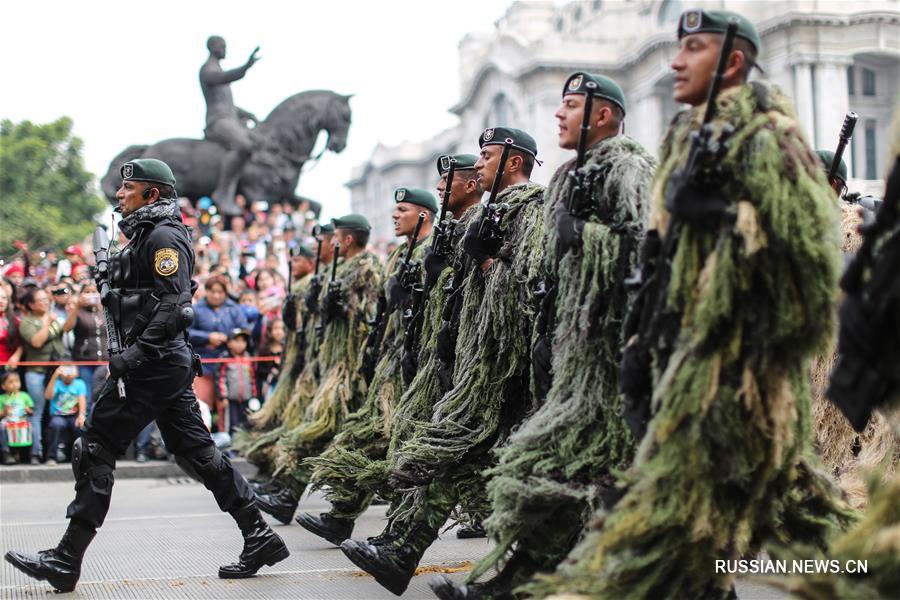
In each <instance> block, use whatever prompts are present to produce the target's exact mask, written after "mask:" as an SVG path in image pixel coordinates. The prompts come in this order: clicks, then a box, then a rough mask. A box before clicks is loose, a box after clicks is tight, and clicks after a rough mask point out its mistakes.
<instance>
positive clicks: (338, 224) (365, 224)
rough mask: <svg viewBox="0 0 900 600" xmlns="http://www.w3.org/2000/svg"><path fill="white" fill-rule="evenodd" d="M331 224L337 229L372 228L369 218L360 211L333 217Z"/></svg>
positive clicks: (367, 229) (368, 229) (369, 229)
mask: <svg viewBox="0 0 900 600" xmlns="http://www.w3.org/2000/svg"><path fill="white" fill-rule="evenodd" d="M331 224H332V225H334V228H335V229H364V230H365V231H371V230H372V226H371V225H369V220H368V219H367V218H365V217H364V216H362V215H361V214H359V213H350V214H349V215H344V216H343V217H340V218H337V219H332V220H331Z"/></svg>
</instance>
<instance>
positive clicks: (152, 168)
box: [119, 158, 175, 187]
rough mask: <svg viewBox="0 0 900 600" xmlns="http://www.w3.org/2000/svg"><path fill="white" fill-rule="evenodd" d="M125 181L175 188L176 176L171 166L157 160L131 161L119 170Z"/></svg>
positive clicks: (138, 159) (141, 159)
mask: <svg viewBox="0 0 900 600" xmlns="http://www.w3.org/2000/svg"><path fill="white" fill-rule="evenodd" d="M119 173H120V174H121V175H122V180H123V181H150V182H153V183H161V184H163V185H171V186H172V187H175V174H174V173H172V169H170V168H169V165H167V164H166V163H164V162H163V161H161V160H157V159H155V158H136V159H134V160H129V161H128V162H127V163H125V164H124V165H122V168H121V169H119Z"/></svg>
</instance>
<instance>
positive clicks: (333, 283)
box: [316, 242, 341, 344]
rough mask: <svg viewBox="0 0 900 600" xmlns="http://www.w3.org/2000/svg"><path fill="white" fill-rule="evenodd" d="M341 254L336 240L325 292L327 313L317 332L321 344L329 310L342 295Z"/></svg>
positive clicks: (323, 316)
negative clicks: (340, 279) (338, 273)
mask: <svg viewBox="0 0 900 600" xmlns="http://www.w3.org/2000/svg"><path fill="white" fill-rule="evenodd" d="M340 254H341V244H340V243H339V242H335V244H334V256H333V257H332V260H331V279H330V280H329V281H328V290H327V291H326V292H325V307H324V308H325V313H324V314H323V315H322V321H321V323H319V325H318V326H317V327H316V333H317V334H318V336H319V344H321V343H322V342H323V341H324V340H325V328H326V327H327V326H328V321H329V317H330V315H329V314H328V313H329V310H330V309H332V308H333V306H332V303H333V302H336V301H337V300H336V299H335V298H337V299H340V295H341V283H340V282H339V281H337V266H338V258H340Z"/></svg>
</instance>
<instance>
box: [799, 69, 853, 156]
mask: <svg viewBox="0 0 900 600" xmlns="http://www.w3.org/2000/svg"><path fill="white" fill-rule="evenodd" d="M793 71H794V103H795V108H796V110H797V117H798V118H799V119H800V125H801V126H802V127H803V133H804V134H805V135H806V141H807V142H808V143H809V144H810V145H811V146H812V147H814V148H815V147H816V143H817V142H816V128H815V115H814V111H815V106H814V102H813V78H812V69H810V65H809V63H805V62H804V63H796V64H794V65H793ZM844 85H845V88H846V81H845V82H844ZM845 93H846V89H845Z"/></svg>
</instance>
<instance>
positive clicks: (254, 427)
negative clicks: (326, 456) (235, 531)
mask: <svg viewBox="0 0 900 600" xmlns="http://www.w3.org/2000/svg"><path fill="white" fill-rule="evenodd" d="M311 280H312V275H307V276H306V277H303V278H302V279H300V280H299V281H295V282H294V283H293V285H292V286H291V293H292V294H294V295H295V297H297V298H298V299H299V300H298V301H297V302H295V304H294V307H295V310H296V319H297V321H296V322H297V323H300V322H302V319H303V315H304V313H305V312H306V306H305V305H304V304H303V301H302V299H303V296H304V295H305V293H306V290H307V288H308V287H309V282H310V281H311ZM307 337H308V336H307ZM300 346H301V344H299V343H298V332H297V331H294V330H289V331H288V332H287V337H286V339H285V342H284V348H285V350H284V354H283V355H282V358H281V364H282V373H281V375H280V376H279V378H278V382H277V383H276V384H275V389H273V390H272V394H271V395H270V396H269V399H268V400H266V402H265V404H263V406H262V408H260V409H259V410H258V411H257V412H255V413H253V414H251V415H250V416H249V417H248V419H247V421H248V424H249V427H248V428H246V429H243V428H242V429H238V430H237V431H236V432H235V435H234V437H233V438H232V448H233V449H235V450H237V451H238V453H240V454H242V455H244V456H247V457H248V458H250V457H251V456H252V458H250V462H252V463H253V464H256V465H257V467H259V468H260V469H261V471H262V472H263V473H264V474H270V473H269V472H268V471H267V470H265V468H266V467H267V466H269V464H268V461H265V459H262V457H260V456H259V453H258V449H259V448H260V444H259V442H260V440H261V439H262V438H263V437H264V436H265V434H266V433H268V432H270V431H272V430H273V429H276V428H278V427H280V426H281V425H282V423H283V419H284V417H285V410H286V408H287V406H288V404H289V403H290V402H291V392H292V391H293V389H294V385H295V384H296V382H297V378H298V376H299V373H294V372H293V370H292V369H291V365H293V364H294V362H295V361H296V359H297V352H298V350H299V348H300ZM295 425H296V423H295ZM274 443H275V440H271V441H263V444H262V445H263V446H266V445H269V444H274Z"/></svg>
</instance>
